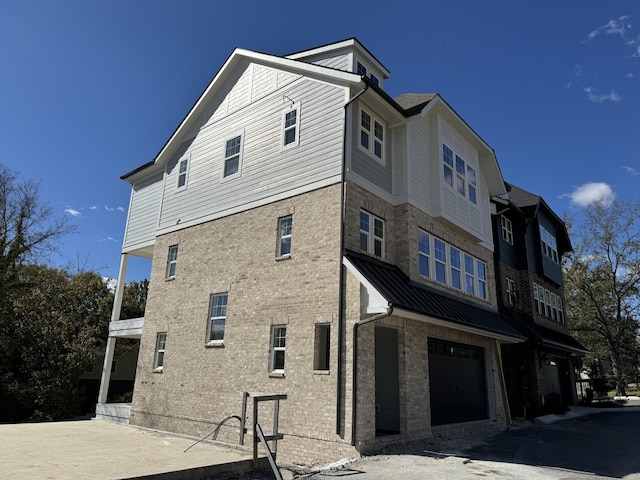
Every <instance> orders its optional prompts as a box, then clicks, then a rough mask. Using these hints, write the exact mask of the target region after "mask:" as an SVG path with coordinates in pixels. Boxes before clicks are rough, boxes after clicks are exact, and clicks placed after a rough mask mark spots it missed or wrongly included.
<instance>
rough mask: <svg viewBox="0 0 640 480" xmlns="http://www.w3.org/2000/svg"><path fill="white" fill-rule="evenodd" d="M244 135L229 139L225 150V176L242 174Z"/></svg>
mask: <svg viewBox="0 0 640 480" xmlns="http://www.w3.org/2000/svg"><path fill="white" fill-rule="evenodd" d="M241 157H242V135H238V136H237V137H233V138H231V139H229V140H227V143H226V146H225V151H224V178H227V177H231V176H237V175H239V174H240V164H241V160H242V158H241Z"/></svg>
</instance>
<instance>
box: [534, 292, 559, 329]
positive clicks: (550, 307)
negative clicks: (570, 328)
mask: <svg viewBox="0 0 640 480" xmlns="http://www.w3.org/2000/svg"><path fill="white" fill-rule="evenodd" d="M533 300H534V303H535V307H536V313H538V314H539V315H543V316H545V317H547V318H550V319H552V320H555V321H556V322H559V323H564V310H563V309H562V299H561V298H560V296H559V295H556V294H555V293H553V292H550V291H549V290H547V289H546V288H544V287H543V286H542V285H538V284H537V283H534V284H533Z"/></svg>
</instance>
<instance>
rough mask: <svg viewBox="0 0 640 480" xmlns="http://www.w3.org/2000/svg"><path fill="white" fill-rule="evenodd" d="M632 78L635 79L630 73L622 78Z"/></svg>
mask: <svg viewBox="0 0 640 480" xmlns="http://www.w3.org/2000/svg"><path fill="white" fill-rule="evenodd" d="M633 77H635V75H634V74H633V73H631V72H629V73H627V74H626V75H625V76H624V78H629V79H631V78H633Z"/></svg>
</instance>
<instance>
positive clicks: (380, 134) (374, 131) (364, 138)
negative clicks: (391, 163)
mask: <svg viewBox="0 0 640 480" xmlns="http://www.w3.org/2000/svg"><path fill="white" fill-rule="evenodd" d="M384 139H385V126H384V123H383V122H382V121H381V120H379V119H377V118H376V117H375V116H373V115H372V114H370V113H369V112H368V111H366V110H365V109H361V110H360V148H361V149H363V150H365V151H366V152H368V153H369V154H370V155H372V156H373V157H374V158H375V159H376V160H378V161H380V162H383V163H384Z"/></svg>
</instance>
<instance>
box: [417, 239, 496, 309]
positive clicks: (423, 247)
mask: <svg viewBox="0 0 640 480" xmlns="http://www.w3.org/2000/svg"><path fill="white" fill-rule="evenodd" d="M431 252H433V256H432V255H431ZM418 265H419V267H418V268H419V272H420V276H421V277H424V278H429V279H432V280H435V281H437V282H439V283H443V284H445V285H447V286H449V287H451V288H455V289H457V290H461V291H463V292H465V293H467V294H469V295H473V296H475V297H478V298H482V299H487V297H488V291H487V264H486V263H485V262H483V261H482V260H479V259H477V258H475V257H474V256H473V255H469V254H468V253H465V252H463V251H462V250H460V249H459V248H457V247H454V246H453V245H450V244H448V243H447V242H445V241H444V240H441V239H439V238H437V237H434V236H433V235H430V234H428V233H427V232H425V231H423V230H420V229H419V230H418Z"/></svg>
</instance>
